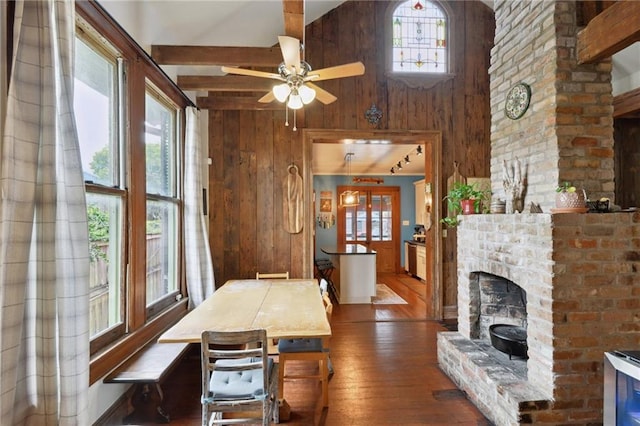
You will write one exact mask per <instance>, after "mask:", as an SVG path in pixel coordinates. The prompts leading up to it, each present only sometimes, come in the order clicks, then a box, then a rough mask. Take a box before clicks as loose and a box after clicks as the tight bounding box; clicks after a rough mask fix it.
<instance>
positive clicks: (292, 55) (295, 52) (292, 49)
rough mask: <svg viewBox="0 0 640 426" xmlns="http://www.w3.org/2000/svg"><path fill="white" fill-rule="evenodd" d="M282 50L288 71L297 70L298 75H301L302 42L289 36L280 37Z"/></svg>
mask: <svg viewBox="0 0 640 426" xmlns="http://www.w3.org/2000/svg"><path fill="white" fill-rule="evenodd" d="M278 42H279V43H280V50H282V58H283V59H284V63H285V65H286V66H287V69H288V70H289V71H291V69H295V70H296V74H299V73H300V40H298V39H297V38H293V37H289V36H278Z"/></svg>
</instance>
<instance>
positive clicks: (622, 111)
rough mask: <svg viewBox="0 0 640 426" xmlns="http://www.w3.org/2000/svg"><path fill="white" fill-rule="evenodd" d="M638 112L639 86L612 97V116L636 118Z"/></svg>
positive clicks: (639, 103) (639, 101) (639, 110)
mask: <svg viewBox="0 0 640 426" xmlns="http://www.w3.org/2000/svg"><path fill="white" fill-rule="evenodd" d="M639 114H640V88H637V89H634V90H631V91H629V92H626V93H623V94H621V95H618V96H616V97H614V98H613V118H624V117H629V118H637V117H638V116H639Z"/></svg>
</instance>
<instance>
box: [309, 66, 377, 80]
mask: <svg viewBox="0 0 640 426" xmlns="http://www.w3.org/2000/svg"><path fill="white" fill-rule="evenodd" d="M362 74H364V64H363V63H362V62H352V63H350V64H344V65H336V66H335V67H329V68H322V69H319V70H311V71H310V72H309V74H307V76H306V77H305V80H311V81H321V80H331V79H332V78H342V77H353V76H356V75H362Z"/></svg>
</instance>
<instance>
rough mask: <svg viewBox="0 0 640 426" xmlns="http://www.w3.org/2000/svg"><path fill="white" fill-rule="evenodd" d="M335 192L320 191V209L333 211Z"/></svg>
mask: <svg viewBox="0 0 640 426" xmlns="http://www.w3.org/2000/svg"><path fill="white" fill-rule="evenodd" d="M332 200H333V193H332V192H331V191H322V192H320V211H321V212H331V210H332Z"/></svg>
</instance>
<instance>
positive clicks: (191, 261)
mask: <svg viewBox="0 0 640 426" xmlns="http://www.w3.org/2000/svg"><path fill="white" fill-rule="evenodd" d="M186 114H187V125H186V140H185V165H184V175H185V176H184V238H185V257H186V268H187V270H186V276H187V291H188V292H189V309H192V308H195V307H196V306H198V305H199V304H200V303H202V301H203V300H205V299H206V298H207V297H209V296H210V295H212V294H213V292H214V291H215V278H214V276H213V264H212V261H211V249H210V248H209V239H208V237H207V227H206V224H205V216H204V212H203V196H202V188H203V186H202V177H201V171H202V165H201V164H202V159H203V156H202V146H201V140H200V116H199V114H200V111H198V110H197V109H196V108H195V107H187V109H186Z"/></svg>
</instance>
